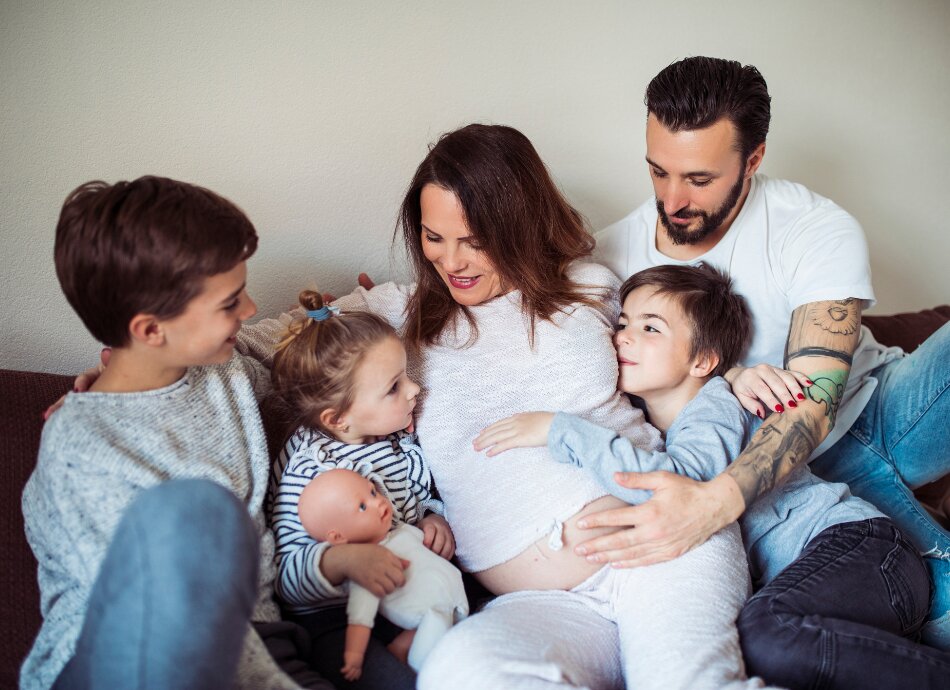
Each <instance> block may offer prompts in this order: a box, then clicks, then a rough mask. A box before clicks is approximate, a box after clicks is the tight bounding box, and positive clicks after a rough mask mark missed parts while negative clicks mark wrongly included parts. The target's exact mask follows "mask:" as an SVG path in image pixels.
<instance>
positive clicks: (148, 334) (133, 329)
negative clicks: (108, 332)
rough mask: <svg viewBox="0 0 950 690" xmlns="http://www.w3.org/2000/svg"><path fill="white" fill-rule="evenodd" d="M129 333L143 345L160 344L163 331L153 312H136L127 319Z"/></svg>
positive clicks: (163, 335)
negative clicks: (129, 319)
mask: <svg viewBox="0 0 950 690" xmlns="http://www.w3.org/2000/svg"><path fill="white" fill-rule="evenodd" d="M129 335H130V336H131V337H132V340H134V341H138V342H140V343H142V344H144V345H162V344H163V343H164V342H165V333H164V331H163V330H162V326H161V322H160V321H159V320H158V319H157V318H156V317H155V316H154V315H153V314H136V315H135V316H133V317H132V320H131V321H129Z"/></svg>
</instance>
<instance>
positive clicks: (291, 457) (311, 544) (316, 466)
mask: <svg viewBox="0 0 950 690" xmlns="http://www.w3.org/2000/svg"><path fill="white" fill-rule="evenodd" d="M335 468H343V469H351V470H355V471H357V472H359V473H360V474H362V475H363V476H366V477H368V478H370V479H372V480H373V481H374V483H376V485H377V486H378V487H379V489H380V490H381V491H383V493H384V494H385V495H386V496H387V497H388V498H389V500H390V501H391V502H392V504H393V519H394V520H398V521H401V522H406V523H408V524H410V525H415V524H417V523H418V522H419V521H420V520H421V519H422V517H423V515H424V514H425V512H426V511H432V512H435V513H439V514H442V513H443V509H442V502H441V501H439V500H438V499H437V498H435V497H434V496H433V495H432V475H431V474H430V473H429V468H428V465H427V464H426V462H425V459H424V458H423V456H422V450H421V449H420V448H419V446H418V445H417V444H416V439H415V436H414V435H412V434H407V433H405V432H397V433H395V434H390V435H389V436H386V437H385V438H383V439H381V440H379V441H376V442H375V443H369V444H357V445H353V444H349V443H344V442H342V441H338V440H336V439H334V438H330V437H329V436H326V435H325V434H323V433H321V432H319V431H316V430H313V429H308V428H304V427H301V428H300V429H298V430H297V431H296V432H295V433H294V434H293V435H292V436H291V437H290V438H289V439H288V440H287V443H286V444H285V445H284V448H283V450H282V451H281V452H280V454H279V455H278V457H277V460H276V461H275V462H274V468H273V471H272V472H271V480H270V481H271V484H270V488H269V491H268V501H267V505H268V509H269V510H268V512H269V515H270V522H271V529H273V531H274V536H275V539H276V550H277V582H276V590H277V595H278V596H279V597H280V598H281V599H282V600H283V601H284V603H285V605H286V606H287V608H288V609H289V610H290V611H292V612H293V613H297V614H303V613H310V612H313V611H316V610H319V609H321V608H325V607H327V606H330V605H335V604H339V603H342V602H343V601H345V599H346V595H347V591H346V588H345V586H343V585H341V586H335V585H333V584H332V583H331V582H330V581H329V580H327V579H326V577H324V575H323V573H322V572H321V571H320V559H321V558H322V557H323V553H324V551H325V550H326V549H327V548H329V546H330V545H329V544H327V543H326V542H318V541H317V540H315V539H313V538H312V537H311V536H310V535H309V534H307V532H306V530H304V528H303V525H302V524H301V523H300V517H299V515H298V514H297V503H298V501H299V499H300V494H301V492H303V489H304V487H305V486H306V485H307V484H308V483H309V482H310V480H312V479H313V478H314V477H315V476H317V475H318V474H320V473H321V472H326V471H328V470H331V469H335Z"/></svg>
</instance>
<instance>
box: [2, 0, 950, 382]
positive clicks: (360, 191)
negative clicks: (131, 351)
mask: <svg viewBox="0 0 950 690" xmlns="http://www.w3.org/2000/svg"><path fill="white" fill-rule="evenodd" d="M726 8H727V9H726ZM948 33H950V4H948V3H946V2H944V1H943V0H934V1H932V2H922V1H917V0H914V1H911V2H906V3H900V4H898V3H888V2H867V1H864V0H846V1H842V2H834V3H828V2H823V1H822V2H819V1H816V0H806V1H801V0H799V1H797V2H791V1H789V2H777V1H770V0H738V1H733V2H729V3H714V2H709V1H708V0H703V1H702V2H678V3H658V2H650V3H641V2H544V1H541V0H533V1H527V2H511V1H508V2H485V1H482V2H445V1H443V2H399V3H396V2H381V1H380V2H339V1H338V0H335V1H332V2H331V1H327V2H321V1H316V0H314V1H310V2H303V1H301V2H223V1H221V2H187V3H185V2H163V3H148V4H146V3H137V2H131V3H130V2H128V1H126V2H117V1H115V0H87V1H84V2H65V1H55V2H54V1H47V2H30V1H26V0H24V1H22V2H12V1H10V0H5V1H4V2H3V3H2V5H0V160H2V162H3V165H2V170H0V258H2V261H0V272H2V273H0V290H2V299H0V324H2V326H0V367H12V368H24V369H40V370H47V371H57V372H72V371H77V370H79V369H80V368H83V367H85V366H86V365H87V364H88V363H89V362H90V361H91V360H92V359H93V357H94V354H95V352H96V351H97V347H96V345H95V343H94V342H93V341H92V340H91V338H90V337H89V336H88V335H86V334H85V332H84V330H83V327H82V324H81V323H80V321H79V320H78V318H76V317H75V316H74V315H73V314H72V312H71V311H70V309H69V307H68V305H67V304H66V302H65V300H64V299H63V297H62V295H61V292H60V290H59V287H58V284H57V282H56V277H55V274H54V271H53V265H52V260H51V255H52V245H53V228H54V225H55V221H56V217H57V214H58V210H59V206H60V204H61V202H62V200H63V198H64V196H65V195H66V193H67V192H69V191H70V190H71V189H72V188H74V187H75V186H76V185H78V184H79V183H81V182H84V181H86V180H88V179H94V178H100V179H105V180H108V181H115V180H118V179H130V178H134V177H137V176H139V175H142V174H145V173H157V174H162V175H168V176H171V177H177V178H181V179H185V180H191V181H195V182H198V183H200V184H203V185H205V186H208V187H211V188H212V189H214V190H216V191H218V192H220V193H222V194H224V195H225V196H228V197H230V198H231V199H233V200H235V201H236V202H237V203H238V204H239V205H241V206H242V207H243V208H244V209H245V210H246V211H247V213H248V214H249V215H250V217H251V219H252V220H253V221H254V223H255V225H256V226H257V228H258V231H259V233H260V235H261V247H260V250H259V251H258V253H257V255H256V256H255V258H254V259H253V261H252V262H251V264H250V271H251V273H250V288H251V291H252V294H253V295H254V296H255V297H256V298H257V299H258V302H259V304H260V307H261V310H262V312H264V313H272V312H274V311H275V310H277V309H279V308H281V307H284V306H286V305H288V304H289V303H291V302H292V300H293V298H294V295H295V293H296V291H297V290H298V289H299V288H300V287H302V286H304V285H305V284H308V283H312V282H314V281H316V282H318V283H319V285H320V286H321V287H323V288H325V289H328V290H334V291H342V290H346V289H348V288H349V287H350V286H351V285H352V284H353V277H354V276H355V274H356V272H357V271H358V270H361V269H365V270H367V271H369V272H370V273H372V274H373V275H374V276H376V277H377V278H380V279H383V278H387V277H390V276H396V277H398V276H399V275H400V271H399V269H398V266H396V265H395V264H394V263H393V261H392V260H391V255H390V245H389V241H390V237H391V234H392V227H393V221H394V214H395V208H396V206H397V203H398V201H399V199H400V196H401V193H402V191H403V190H404V188H405V185H406V184H407V182H408V180H409V177H410V175H411V173H412V171H413V169H414V168H415V166H416V164H417V163H418V161H419V160H420V159H421V157H422V156H423V154H424V152H425V150H426V145H427V143H428V142H429V141H430V140H432V139H433V138H434V137H436V136H437V135H438V134H439V133H440V132H443V131H446V130H449V129H452V128H455V127H457V126H459V125H461V124H464V123H467V122H470V121H483V122H497V123H505V124H510V125H513V126H515V127H518V128H520V129H521V130H523V131H524V132H525V133H526V134H527V135H528V136H529V137H530V138H531V139H532V140H533V141H534V143H535V145H536V146H537V148H538V150H539V151H540V152H541V155H542V156H543V157H544V158H545V160H546V161H547V163H548V164H549V166H550V167H551V169H552V170H553V172H554V174H555V176H556V177H557V179H558V180H559V182H560V184H561V185H562V187H563V188H564V190H565V191H566V193H567V195H568V196H569V197H570V199H571V200H572V201H573V202H574V203H575V204H576V205H577V206H578V207H579V208H580V209H581V210H582V211H583V212H584V213H585V214H586V215H587V216H588V217H589V219H590V221H591V224H592V225H593V226H594V227H595V228H598V227H601V226H604V225H606V224H607V223H609V222H611V221H613V220H615V219H617V218H619V217H621V216H623V215H624V214H625V213H627V212H628V211H630V210H632V209H633V208H634V207H635V206H636V205H638V204H639V203H640V202H641V201H642V200H643V199H645V198H646V197H647V196H648V195H649V193H650V186H649V179H648V177H647V173H646V167H645V165H644V163H643V154H644V142H643V122H644V116H645V115H644V109H643V106H642V94H643V90H644V87H645V86H646V83H647V82H648V81H649V79H650V78H651V77H652V76H653V75H654V74H655V73H656V72H657V71H658V70H659V69H661V68H662V67H663V66H665V65H666V64H668V63H670V62H672V61H673V60H675V59H677V58H680V57H684V56H687V55H696V54H710V55H718V56H726V57H733V58H736V59H738V60H741V61H743V62H751V63H753V64H755V65H757V66H758V67H759V68H760V69H761V70H762V72H763V74H764V75H765V77H766V79H767V80H768V83H769V87H770V90H771V92H772V95H773V121H772V133H771V135H770V136H769V145H768V153H767V156H766V160H765V165H764V171H765V172H766V173H767V174H769V175H772V176H781V177H787V178H790V179H793V180H798V181H801V182H804V183H806V184H807V185H809V186H810V187H812V188H813V189H814V190H816V191H818V192H820V193H822V194H824V195H826V196H829V197H831V198H833V199H835V200H836V201H838V202H839V203H840V204H842V205H843V206H844V207H845V208H847V209H849V210H850V211H851V212H852V213H853V214H854V215H856V216H857V217H858V219H859V220H860V221H861V222H862V223H863V224H864V227H865V230H866V232H867V235H868V240H869V242H870V246H871V256H872V264H873V269H874V278H875V285H876V288H877V292H878V299H879V306H878V308H877V309H876V311H878V312H888V311H895V310H902V309H916V308H921V307H926V306H932V305H934V304H936V303H940V302H947V301H950V277H948V276H950V268H948V266H947V261H948V259H950V239H948V236H950V175H948V173H947V165H948V161H950V134H948V130H950V117H948V116H950V88H948V87H950V83H948V82H950V77H948V75H950V42H948V41H947V35H948Z"/></svg>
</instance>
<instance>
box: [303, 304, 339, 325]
mask: <svg viewBox="0 0 950 690" xmlns="http://www.w3.org/2000/svg"><path fill="white" fill-rule="evenodd" d="M339 313H340V308H339V307H331V306H330V305H328V304H327V305H324V306H322V307H320V308H319V309H309V310H308V311H307V316H309V317H310V318H311V319H313V320H314V321H326V320H327V319H329V318H330V317H331V316H336V315H339Z"/></svg>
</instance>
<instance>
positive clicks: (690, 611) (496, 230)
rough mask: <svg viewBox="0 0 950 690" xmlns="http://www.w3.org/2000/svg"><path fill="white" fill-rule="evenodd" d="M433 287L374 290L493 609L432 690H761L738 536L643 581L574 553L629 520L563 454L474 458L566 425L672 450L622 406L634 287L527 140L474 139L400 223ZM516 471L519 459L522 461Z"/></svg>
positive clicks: (471, 625) (451, 137) (354, 297)
mask: <svg viewBox="0 0 950 690" xmlns="http://www.w3.org/2000/svg"><path fill="white" fill-rule="evenodd" d="M401 228H402V231H403V235H404V241H405V244H406V247H407V249H408V253H409V256H410V259H411V261H412V265H413V269H414V273H415V276H414V277H415V281H416V282H415V284H414V285H412V286H410V287H399V286H396V285H393V284H386V285H381V286H377V287H375V288H373V289H371V290H366V289H363V288H360V289H358V290H357V291H355V292H354V293H352V294H351V295H348V296H346V297H343V298H341V299H340V300H338V301H337V302H336V304H337V305H338V306H340V307H342V308H343V309H344V310H346V309H358V310H367V309H368V310H370V311H373V312H376V313H378V314H380V315H382V316H384V317H385V318H387V319H388V320H389V321H390V322H391V323H392V324H393V325H394V326H396V327H397V328H399V329H400V330H401V332H402V334H403V335H404V338H405V342H406V345H407V348H408V350H409V352H410V376H411V377H413V378H414V379H415V380H416V381H417V382H418V383H419V384H420V385H421V387H422V390H423V393H422V394H421V395H420V403H419V405H418V406H417V408H416V409H417V411H418V415H417V422H416V429H417V431H418V434H419V439H420V442H421V445H422V447H423V450H424V452H425V456H426V458H427V459H428V460H429V462H430V465H431V470H432V474H433V477H434V478H435V483H436V486H437V488H438V490H439V491H440V493H441V496H442V499H443V501H444V502H445V507H446V518H447V519H448V521H449V523H450V524H451V526H452V529H453V530H454V532H455V537H456V542H457V551H456V553H457V556H458V558H459V561H460V563H461V565H462V567H463V568H464V569H466V570H468V571H470V572H472V573H474V574H475V576H476V578H477V579H478V580H479V581H480V582H481V583H482V584H483V585H484V586H485V587H487V588H488V589H489V590H491V591H492V592H494V593H495V594H499V595H502V596H500V597H498V598H497V599H496V600H494V601H493V602H492V603H491V604H490V605H489V606H488V607H487V608H486V609H485V610H484V611H482V612H480V613H477V614H476V615H474V616H472V617H470V618H469V619H467V620H465V621H463V622H462V623H461V624H460V625H458V626H456V627H455V628H454V629H453V630H452V631H451V632H450V633H449V634H448V635H447V636H446V638H444V640H443V642H442V643H441V644H440V646H439V647H437V648H436V650H435V651H434V652H433V654H432V655H431V656H430V657H429V660H428V662H427V664H426V665H425V666H424V668H423V669H422V672H421V675H420V677H419V687H420V688H423V689H427V688H446V687H452V688H469V687H471V688H476V687H477V688H485V687H496V688H534V687H538V688H548V689H550V688H558V687H563V688H573V687H589V688H613V687H622V686H624V685H627V686H629V687H635V688H638V690H642V689H643V688H651V687H657V688H659V687H662V688H712V687H716V688H719V687H730V688H740V687H762V684H761V681H759V680H757V679H753V680H746V679H745V675H744V669H743V664H742V660H741V655H740V651H739V646H738V639H737V634H736V631H735V625H734V624H735V619H736V616H737V614H738V612H739V609H740V608H741V606H742V604H743V602H744V601H745V599H746V596H747V594H748V591H749V575H748V570H747V566H746V559H745V556H744V553H743V550H742V546H741V542H740V539H739V536H738V530H737V529H736V526H735V525H731V526H730V527H728V528H726V529H724V530H723V531H722V532H720V533H719V534H717V535H715V536H714V537H713V538H712V539H710V540H709V542H707V544H706V545H704V546H702V547H700V548H697V549H695V550H693V551H691V552H689V553H688V554H686V555H684V556H682V557H681V558H679V559H676V560H674V561H670V562H668V563H663V564H658V565H654V566H647V567H643V568H636V569H616V568H611V567H610V566H605V565H602V564H600V563H595V562H588V560H586V559H585V558H583V557H582V556H579V555H577V554H576V553H575V550H574V549H575V546H577V545H579V544H581V543H582V542H584V541H586V540H587V539H590V538H593V537H596V536H599V535H600V534H604V533H606V532H607V531H610V528H600V529H597V530H593V529H591V530H584V529H582V526H581V524H580V523H581V522H582V521H583V518H584V517H585V516H587V515H589V514H592V513H595V512H600V511H604V510H609V509H612V508H617V507H622V506H624V505H625V504H624V503H622V502H621V501H620V500H619V499H616V498H614V497H611V496H609V495H606V492H605V491H604V490H603V489H602V488H600V487H599V485H598V484H597V483H596V482H595V481H593V480H592V479H590V478H588V477H586V476H585V475H584V473H583V472H582V471H581V470H579V469H578V468H575V467H572V466H568V465H561V464H558V463H556V462H555V461H554V460H553V459H551V458H550V456H549V455H548V451H547V449H545V448H526V449H519V450H516V451H511V452H510V453H509V454H508V455H509V456H511V457H509V458H507V459H506V460H504V461H500V460H491V459H487V458H486V457H485V456H484V455H482V454H480V453H476V452H475V450H474V449H473V447H472V441H473V439H474V438H475V437H476V436H477V435H478V433H479V432H480V431H481V430H482V429H483V428H484V427H485V426H486V425H487V424H489V423H491V422H493V421H495V420H496V419H500V418H502V417H505V416H507V415H510V414H514V413H516V412H521V411H523V410H529V409H547V410H564V411H567V412H570V413H572V414H577V415H580V416H582V417H584V418H586V419H588V420H590V421H593V422H595V423H597V424H600V425H603V426H606V427H608V428H611V429H614V430H615V431H617V432H618V433H620V434H622V435H624V436H626V437H628V438H631V439H632V440H633V441H634V443H636V444H637V445H638V446H640V447H643V448H654V447H656V446H657V445H658V443H659V441H660V438H659V433H658V432H657V431H656V429H653V428H652V427H650V426H649V425H647V424H646V423H645V421H644V418H643V414H642V413H641V412H640V411H639V410H637V409H635V408H633V407H632V406H631V405H630V403H629V402H628V401H627V400H626V399H625V398H624V397H623V396H622V395H621V394H620V393H619V392H618V391H617V363H616V354H615V352H614V349H613V346H612V344H611V336H612V333H613V329H614V327H615V324H616V322H617V316H618V314H617V308H616V306H615V305H616V304H617V299H616V290H617V288H618V287H619V282H618V281H617V279H616V277H614V276H613V274H611V273H610V272H609V271H608V270H607V269H605V268H603V267H601V266H598V265H596V264H590V263H583V262H582V261H581V260H582V259H584V258H585V257H587V256H588V255H589V254H590V252H591V250H592V247H593V244H594V243H593V239H592V238H591V236H590V234H589V233H588V232H587V230H586V228H585V226H584V223H583V220H582V218H581V217H580V215H579V214H578V213H577V211H575V210H574V209H573V208H572V207H571V206H570V205H569V204H568V203H567V202H566V200H565V199H564V198H563V196H562V195H561V194H560V192H559V191H558V189H557V187H556V185H555V184H554V182H553V181H552V180H551V178H550V176H549V174H548V172H547V170H546V169H545V167H544V164H543V163H542V161H541V159H540V158H539V156H538V154H537V152H536V151H535V150H534V147H533V146H532V145H531V143H530V142H529V141H528V139H527V138H526V137H525V136H524V135H522V134H521V133H520V132H518V131H517V130H514V129H512V128H510V127H502V126H486V125H469V126H467V127H464V128H462V129H459V130H457V131H455V132H451V133H449V134H446V135H444V136H443V137H442V138H441V139H440V140H439V141H438V142H437V143H436V145H435V146H433V147H432V149H431V150H430V152H429V155H428V156H426V158H425V160H423V161H422V163H421V164H420V165H419V168H418V169H417V171H416V174H415V177H414V178H413V180H412V183H411V185H410V188H409V191H408V193H407V194H406V197H405V200H404V202H403V205H402V209H401ZM514 456H517V457H514Z"/></svg>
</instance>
